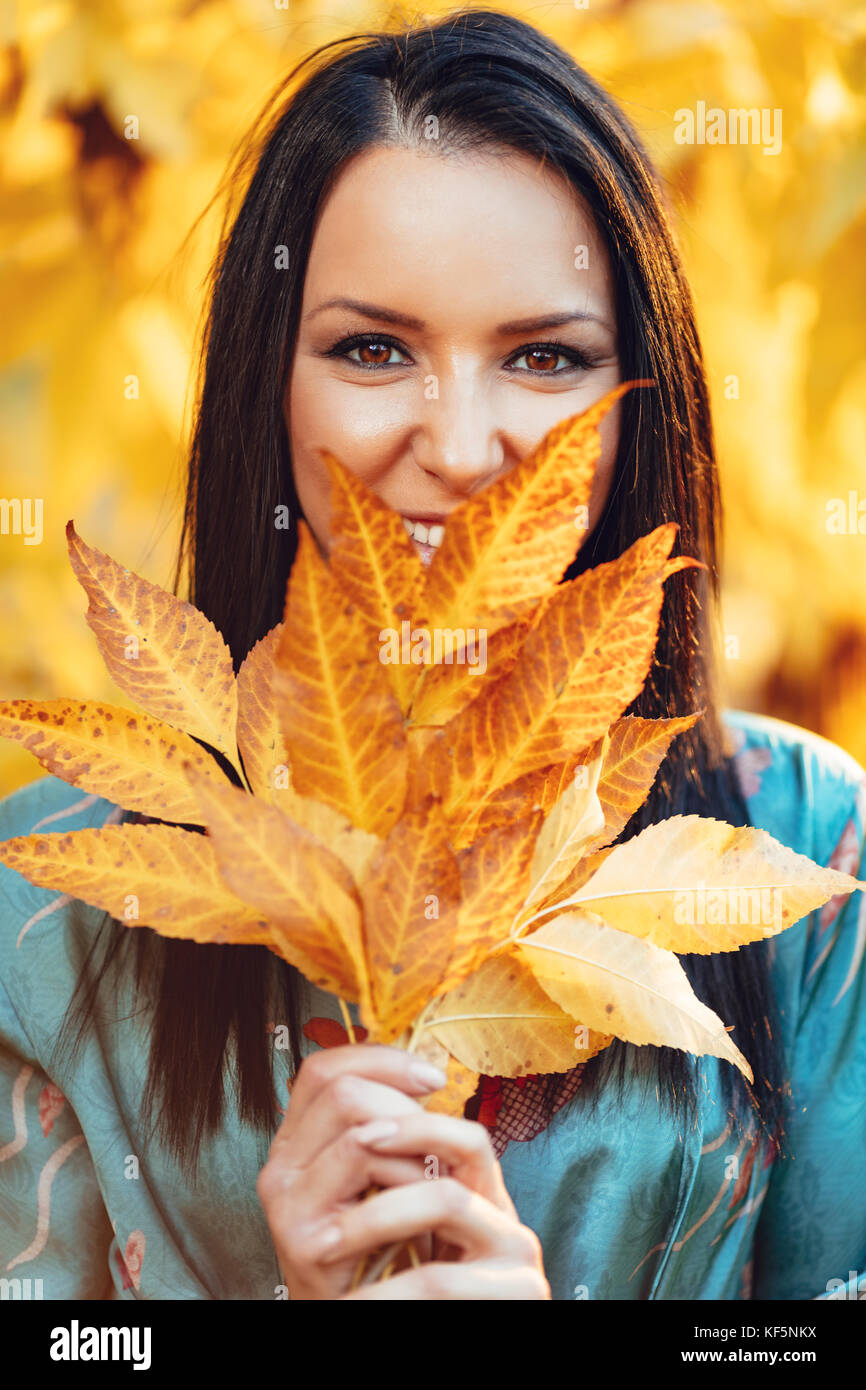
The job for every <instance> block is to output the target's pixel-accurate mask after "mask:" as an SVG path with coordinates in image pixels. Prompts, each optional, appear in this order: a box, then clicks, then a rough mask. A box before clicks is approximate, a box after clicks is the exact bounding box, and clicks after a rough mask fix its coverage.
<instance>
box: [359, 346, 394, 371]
mask: <svg viewBox="0 0 866 1390" xmlns="http://www.w3.org/2000/svg"><path fill="white" fill-rule="evenodd" d="M393 351H394V349H393V346H392V345H391V343H358V344H357V345H356V346H355V347H354V348H352V352H360V353H368V354H370V355H369V356H367V357H366V358H359V361H360V362H361V364H362V365H365V366H370V367H381V366H382V365H383V364H384V363H385V362H387V360H388V357H389V355H390V354H391V353H392V352H393ZM383 353H384V356H383V355H382V354H383Z"/></svg>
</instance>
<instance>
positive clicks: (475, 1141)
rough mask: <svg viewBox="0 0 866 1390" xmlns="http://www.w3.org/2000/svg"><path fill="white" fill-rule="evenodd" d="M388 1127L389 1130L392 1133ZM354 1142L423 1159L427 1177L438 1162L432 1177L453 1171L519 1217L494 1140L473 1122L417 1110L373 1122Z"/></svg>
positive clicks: (467, 1184)
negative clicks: (432, 1163) (434, 1161)
mask: <svg viewBox="0 0 866 1390" xmlns="http://www.w3.org/2000/svg"><path fill="white" fill-rule="evenodd" d="M386 1126H390V1129H391V1132H390V1133H387V1132H386ZM355 1138H356V1140H357V1141H358V1142H360V1143H362V1144H366V1145H367V1146H368V1147H369V1148H372V1149H375V1151H376V1152H377V1153H387V1154H397V1153H401V1154H420V1155H422V1156H423V1158H424V1162H425V1166H426V1170H427V1171H426V1172H425V1176H428V1177H429V1176H430V1161H431V1159H435V1160H436V1165H435V1169H434V1172H433V1176H438V1174H439V1173H442V1174H445V1173H450V1176H451V1177H454V1178H457V1180H458V1181H459V1182H462V1183H463V1184H464V1185H465V1186H466V1187H469V1188H471V1189H472V1190H473V1191H474V1192H479V1193H480V1194H481V1196H482V1197H486V1198H487V1199H488V1201H490V1202H494V1203H495V1204H496V1206H498V1207H500V1208H501V1209H502V1210H503V1211H507V1212H508V1213H509V1214H510V1215H512V1216H514V1215H516V1212H515V1208H514V1203H513V1202H512V1200H511V1197H510V1196H509V1194H508V1189H507V1188H506V1186H505V1181H504V1179H503V1177H502V1170H501V1168H500V1166H499V1163H498V1162H497V1159H496V1155H495V1154H494V1152H493V1145H492V1144H491V1142H490V1136H489V1134H488V1132H487V1130H486V1129H485V1128H484V1126H483V1125H481V1124H478V1123H477V1121H475V1120H464V1119H461V1118H459V1117H458V1116H456V1115H438V1114H435V1113H430V1112H429V1111H427V1110H421V1109H419V1110H418V1111H417V1112H415V1111H413V1112H412V1113H411V1114H406V1115H395V1116H394V1117H393V1118H392V1119H390V1120H387V1121H386V1120H382V1121H381V1122H378V1121H375V1120H374V1121H372V1122H371V1123H370V1124H369V1125H364V1126H362V1127H361V1128H360V1129H358V1130H356V1131H355Z"/></svg>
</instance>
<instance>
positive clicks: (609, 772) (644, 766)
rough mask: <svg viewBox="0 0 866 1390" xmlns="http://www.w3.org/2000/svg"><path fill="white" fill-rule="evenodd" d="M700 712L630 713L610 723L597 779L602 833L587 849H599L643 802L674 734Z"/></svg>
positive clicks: (695, 718)
mask: <svg viewBox="0 0 866 1390" xmlns="http://www.w3.org/2000/svg"><path fill="white" fill-rule="evenodd" d="M701 713H702V711H700V712H698V713H697V714H686V715H682V716H680V717H678V718H674V719H640V718H638V717H637V716H635V715H629V716H627V717H626V718H624V719H618V720H617V721H616V723H615V724H613V725H612V726H611V728H610V731H609V734H608V742H607V747H606V748H605V750H604V757H603V759H602V766H601V776H600V777H599V782H598V799H599V801H600V802H601V809H602V811H603V812H604V834H603V835H599V836H598V837H597V838H593V840H592V841H591V842H590V845H589V846H588V848H590V849H601V848H603V847H604V846H605V845H609V844H610V843H611V841H613V840H615V839H616V837H617V835H619V833H620V831H621V830H623V829H624V828H625V826H626V825H627V824H628V822H629V821H630V820H631V818H632V816H633V815H634V813H635V811H637V810H638V809H639V808H640V807H641V806H642V805H643V803H644V802H645V801H646V798H647V796H648V794H649V791H650V788H651V787H652V784H653V782H654V781H655V776H656V773H657V772H658V770H659V768H660V766H661V764H662V761H663V759H664V757H665V755H666V753H667V751H668V748H669V747H670V745H671V743H672V742H673V740H674V739H675V738H676V736H677V734H680V733H683V732H684V731H685V730H686V729H691V728H692V727H693V725H695V724H696V723H697V721H698V719H700V717H701Z"/></svg>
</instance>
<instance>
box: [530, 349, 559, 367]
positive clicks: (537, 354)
mask: <svg viewBox="0 0 866 1390" xmlns="http://www.w3.org/2000/svg"><path fill="white" fill-rule="evenodd" d="M561 355H562V354H561V353H559V352H551V351H550V350H549V349H548V348H533V349H532V351H531V352H528V353H526V358H527V360H529V359H531V358H533V357H534V358H536V359H537V358H541V362H540V363H539V362H536V366H539V365H540V366H541V367H542V368H543V369H544V370H545V371H546V370H547V368H546V367H545V365H544V364H545V363H547V364H549V366H550V368H551V370H553V371H555V370H556V361H557V358H558V357H561Z"/></svg>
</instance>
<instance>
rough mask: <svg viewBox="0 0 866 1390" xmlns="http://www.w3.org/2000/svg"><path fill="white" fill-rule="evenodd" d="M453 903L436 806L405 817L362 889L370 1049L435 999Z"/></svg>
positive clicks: (444, 831)
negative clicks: (369, 990)
mask: <svg viewBox="0 0 866 1390" xmlns="http://www.w3.org/2000/svg"><path fill="white" fill-rule="evenodd" d="M459 898H460V873H459V870H458V866H457V860H456V859H455V857H454V855H453V853H452V852H451V849H450V847H449V845H448V826H447V824H446V822H445V820H444V818H443V817H442V815H441V812H440V811H439V808H438V806H437V805H436V804H435V802H433V803H431V804H430V805H429V806H428V807H425V808H422V809H420V810H418V811H410V812H407V813H406V814H405V815H403V816H402V817H401V818H400V820H399V822H398V823H397V825H396V826H395V828H394V829H393V830H392V831H391V834H390V835H389V836H388V838H387V840H386V841H385V843H384V844H383V845H382V847H381V849H380V850H379V851H378V852H377V854H376V855H375V856H374V858H373V860H372V862H371V864H370V868H369V870H368V872H367V875H366V877H365V879H364V880H363V882H362V884H361V900H362V903H363V906H364V925H365V930H366V939H367V958H368V961H369V966H370V978H371V983H372V993H373V1008H374V1012H375V1016H376V1020H377V1021H378V1028H377V1029H376V1030H375V1031H376V1041H378V1042H386V1043H387V1042H391V1041H393V1039H394V1038H397V1037H399V1035H400V1034H401V1033H402V1032H403V1030H404V1029H405V1028H406V1027H407V1025H408V1024H409V1023H411V1021H412V1020H413V1019H414V1018H415V1017H416V1016H417V1015H418V1014H419V1013H420V1011H421V1009H422V1007H423V1006H424V1005H425V1004H427V1003H429V1001H430V998H431V997H432V996H433V995H435V994H436V993H437V992H438V986H439V982H440V981H441V980H442V978H443V976H444V973H445V970H446V968H447V966H448V962H449V959H450V956H451V943H452V940H453V934H454V929H455V924H456V910H457V903H458V901H459ZM371 1031H373V1030H371Z"/></svg>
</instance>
